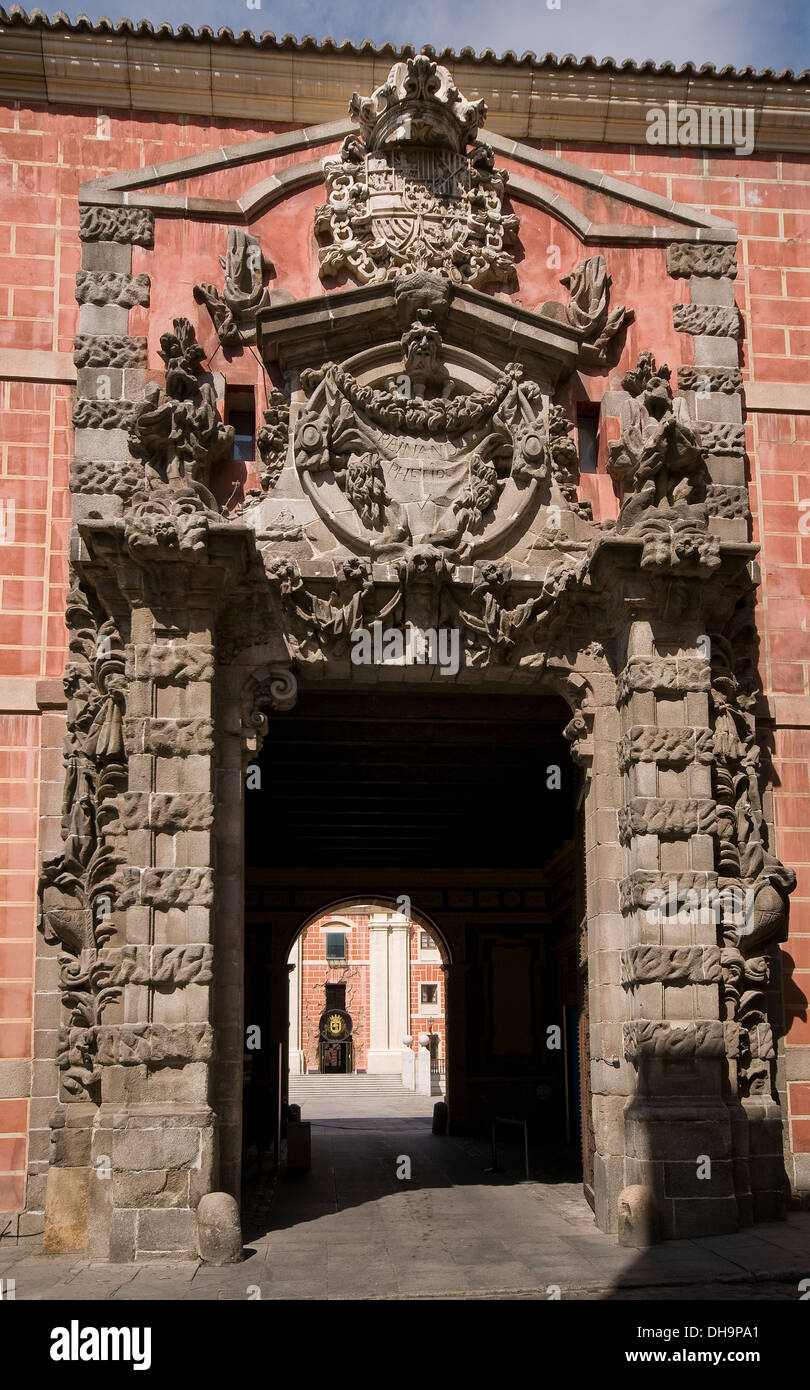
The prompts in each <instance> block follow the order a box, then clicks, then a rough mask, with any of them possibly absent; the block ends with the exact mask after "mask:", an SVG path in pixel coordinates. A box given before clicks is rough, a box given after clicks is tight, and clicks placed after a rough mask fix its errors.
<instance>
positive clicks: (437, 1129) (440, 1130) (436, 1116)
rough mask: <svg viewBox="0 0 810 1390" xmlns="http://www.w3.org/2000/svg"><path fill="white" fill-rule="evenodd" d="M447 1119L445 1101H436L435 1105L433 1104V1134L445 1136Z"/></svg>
mask: <svg viewBox="0 0 810 1390" xmlns="http://www.w3.org/2000/svg"><path fill="white" fill-rule="evenodd" d="M447 1119H448V1110H447V1101H446V1100H437V1101H436V1104H435V1105H434V1107H433V1133H434V1134H446V1133H447Z"/></svg>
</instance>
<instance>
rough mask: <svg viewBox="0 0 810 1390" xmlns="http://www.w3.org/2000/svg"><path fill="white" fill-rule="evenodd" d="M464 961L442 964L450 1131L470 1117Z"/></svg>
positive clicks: (445, 1081) (467, 970)
mask: <svg viewBox="0 0 810 1390" xmlns="http://www.w3.org/2000/svg"><path fill="white" fill-rule="evenodd" d="M469 970H470V967H469V965H468V964H467V963H466V961H453V963H452V964H450V965H443V966H442V973H443V975H444V980H445V985H444V1016H445V1058H444V1085H445V1097H446V1100H447V1108H448V1112H449V1130H450V1132H451V1133H452V1132H454V1130H455V1132H456V1133H461V1132H463V1129H464V1125H465V1124H466V1122H467V1119H468V1116H469V1102H468V1096H467V1085H466V1076H467V1071H466V1059H467V977H468V974H469Z"/></svg>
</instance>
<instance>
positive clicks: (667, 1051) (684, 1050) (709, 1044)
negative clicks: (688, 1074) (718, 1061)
mask: <svg viewBox="0 0 810 1390" xmlns="http://www.w3.org/2000/svg"><path fill="white" fill-rule="evenodd" d="M622 1032H623V1035H624V1055H625V1057H627V1059H628V1061H630V1062H632V1063H633V1065H634V1066H638V1065H639V1063H640V1062H641V1061H642V1060H643V1059H647V1058H652V1057H663V1058H669V1059H672V1060H686V1059H687V1058H691V1057H722V1056H724V1055H725V1051H726V1040H725V1033H724V1029H723V1024H722V1023H720V1022H719V1021H718V1020H716V1019H706V1020H701V1021H700V1022H698V1023H687V1024H685V1025H684V1026H678V1025H676V1024H672V1023H667V1022H665V1021H664V1020H663V1019H641V1020H639V1021H638V1022H636V1023H625V1024H623V1025H622Z"/></svg>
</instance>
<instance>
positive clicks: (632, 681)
mask: <svg viewBox="0 0 810 1390" xmlns="http://www.w3.org/2000/svg"><path fill="white" fill-rule="evenodd" d="M710 678H711V672H710V668H709V663H708V661H706V660H705V659H704V658H702V657H697V656H687V657H666V656H658V657H643V656H641V657H639V656H637V657H632V658H631V659H630V661H628V663H627V665H626V666H625V668H624V670H623V671H622V672H621V674H620V676H619V680H618V683H617V686H616V700H617V703H618V704H620V705H622V704H624V703H625V701H627V700H629V699H630V697H631V695H633V694H634V693H635V692H636V691H640V692H645V691H654V692H655V693H656V694H658V693H660V694H664V693H666V692H667V691H670V692H672V693H673V694H679V695H685V694H688V692H689V691H690V690H694V691H698V690H708V689H709V684H710Z"/></svg>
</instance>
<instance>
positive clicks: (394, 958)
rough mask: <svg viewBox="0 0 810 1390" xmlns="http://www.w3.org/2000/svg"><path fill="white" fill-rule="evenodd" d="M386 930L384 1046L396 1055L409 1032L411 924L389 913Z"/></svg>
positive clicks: (399, 913)
mask: <svg viewBox="0 0 810 1390" xmlns="http://www.w3.org/2000/svg"><path fill="white" fill-rule="evenodd" d="M389 927H390V931H389V936H388V1046H389V1048H391V1049H392V1050H394V1049H396V1051H397V1052H399V1049H400V1048H401V1046H402V1039H403V1038H404V1037H405V1036H406V1034H408V1033H410V1031H411V999H410V990H411V924H410V922H409V921H408V918H407V917H403V915H402V913H401V912H393V913H392V914H391V918H390V921H389ZM396 1070H397V1071H398V1070H399V1067H397V1068H396Z"/></svg>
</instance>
